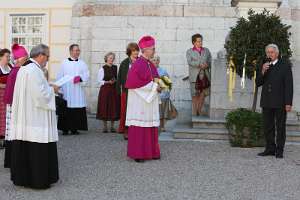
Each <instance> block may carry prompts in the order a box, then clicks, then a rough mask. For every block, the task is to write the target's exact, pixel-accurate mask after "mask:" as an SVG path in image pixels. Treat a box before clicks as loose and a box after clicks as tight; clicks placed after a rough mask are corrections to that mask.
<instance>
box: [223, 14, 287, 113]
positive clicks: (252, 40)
mask: <svg viewBox="0 0 300 200" xmlns="http://www.w3.org/2000/svg"><path fill="white" fill-rule="evenodd" d="M290 28H291V26H289V25H286V24H283V23H282V22H281V20H280V17H279V16H277V15H275V14H271V13H270V12H269V11H267V10H266V9H265V10H264V11H263V12H262V13H255V12H254V11H253V10H251V9H250V10H249V11H248V19H245V18H243V17H241V18H239V19H238V21H237V24H236V26H235V27H232V28H231V32H230V34H229V39H228V40H227V41H226V43H225V49H226V51H227V61H228V62H229V60H230V59H231V58H232V59H233V62H234V63H235V66H236V73H237V74H239V75H240V76H242V72H243V66H244V57H245V54H246V55H247V59H246V65H245V72H246V77H247V78H249V79H252V78H253V76H254V71H255V70H256V69H257V68H258V67H259V66H260V65H261V64H262V63H263V62H264V61H265V58H266V55H265V46H266V45H268V44H270V43H274V44H277V45H278V47H279V50H280V56H281V57H282V58H284V59H287V60H289V58H290V57H291V56H292V51H291V48H290V41H289V38H290V36H291V33H290V32H289V29H290ZM256 102H257V87H256V90H255V94H254V99H253V105H252V110H253V111H255V110H256Z"/></svg>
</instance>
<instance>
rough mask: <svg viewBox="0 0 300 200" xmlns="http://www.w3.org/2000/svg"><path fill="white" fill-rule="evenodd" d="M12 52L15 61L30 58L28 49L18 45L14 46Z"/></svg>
mask: <svg viewBox="0 0 300 200" xmlns="http://www.w3.org/2000/svg"><path fill="white" fill-rule="evenodd" d="M11 51H12V55H13V58H14V59H19V58H22V57H25V56H28V53H27V51H26V49H25V48H24V47H23V46H20V45H18V44H13V45H12V47H11Z"/></svg>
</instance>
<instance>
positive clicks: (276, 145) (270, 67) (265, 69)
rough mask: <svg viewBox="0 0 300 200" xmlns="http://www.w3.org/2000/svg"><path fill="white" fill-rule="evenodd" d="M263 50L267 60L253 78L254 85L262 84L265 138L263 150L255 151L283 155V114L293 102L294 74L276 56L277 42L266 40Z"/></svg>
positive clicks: (284, 125) (277, 54)
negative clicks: (254, 80) (271, 42)
mask: <svg viewBox="0 0 300 200" xmlns="http://www.w3.org/2000/svg"><path fill="white" fill-rule="evenodd" d="M266 54H267V58H268V61H267V62H266V63H264V64H263V65H262V67H260V68H259V70H258V71H257V78H256V84H257V86H258V87H259V86H262V92H261V101H260V106H261V107H262V113H263V127H264V134H265V139H266V148H265V151H264V152H262V153H259V154H258V155H259V156H276V158H283V151H284V145H285V140H286V116H287V112H290V111H291V110H292V102H293V74H292V69H291V64H290V62H288V61H284V60H283V59H280V58H279V49H278V47H277V45H275V44H269V45H268V46H267V47H266ZM275 127H276V133H277V135H276V142H275Z"/></svg>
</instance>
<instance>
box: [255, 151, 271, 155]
mask: <svg viewBox="0 0 300 200" xmlns="http://www.w3.org/2000/svg"><path fill="white" fill-rule="evenodd" d="M257 155H258V156H275V151H264V152H261V153H259V154H257Z"/></svg>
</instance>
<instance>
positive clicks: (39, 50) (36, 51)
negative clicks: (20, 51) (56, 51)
mask: <svg viewBox="0 0 300 200" xmlns="http://www.w3.org/2000/svg"><path fill="white" fill-rule="evenodd" d="M47 51H49V47H48V46H47V45H45V44H39V45H36V46H34V47H33V48H32V49H31V51H30V58H36V57H38V56H39V55H41V54H42V55H46V53H47Z"/></svg>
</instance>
